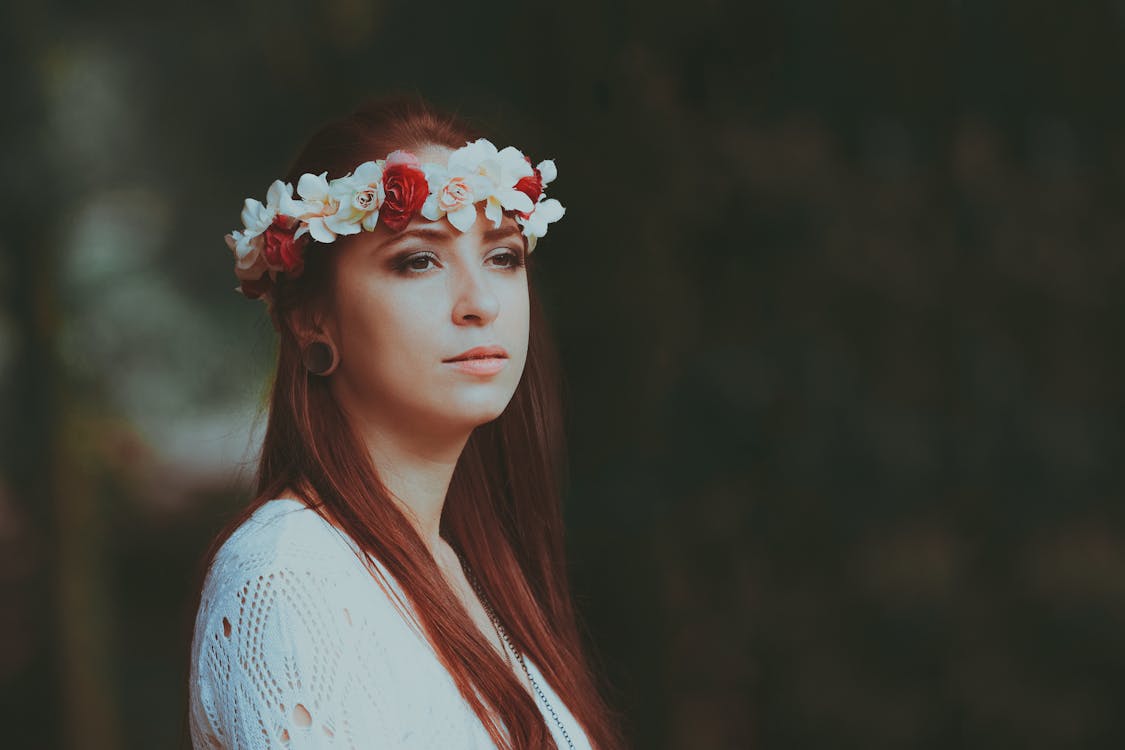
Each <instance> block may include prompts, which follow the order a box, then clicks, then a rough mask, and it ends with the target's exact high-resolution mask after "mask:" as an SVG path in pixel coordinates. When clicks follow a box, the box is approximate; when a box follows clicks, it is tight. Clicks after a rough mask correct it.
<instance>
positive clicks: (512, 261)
mask: <svg viewBox="0 0 1125 750" xmlns="http://www.w3.org/2000/svg"><path fill="white" fill-rule="evenodd" d="M504 249H505V250H507V252H503V253H497V254H496V255H493V256H492V258H491V260H493V261H495V260H496V259H497V258H501V259H503V261H504V262H502V263H497V264H495V265H497V266H499V267H500V268H506V269H516V268H519V267H520V266H522V265H523V253H521V252H519V251H518V250H512V249H510V248H504Z"/></svg>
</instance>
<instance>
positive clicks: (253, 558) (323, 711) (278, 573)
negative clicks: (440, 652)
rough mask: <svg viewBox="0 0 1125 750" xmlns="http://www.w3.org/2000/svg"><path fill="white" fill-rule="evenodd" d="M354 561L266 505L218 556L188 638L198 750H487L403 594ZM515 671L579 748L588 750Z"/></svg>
mask: <svg viewBox="0 0 1125 750" xmlns="http://www.w3.org/2000/svg"><path fill="white" fill-rule="evenodd" d="M357 553H359V554H360V555H362V553H360V552H359V548H358V546H357V545H355V543H354V542H353V541H352V540H351V539H350V538H349V537H348V536H347V535H346V534H345V533H344V532H342V531H340V530H339V529H337V528H335V527H334V526H332V525H331V524H330V523H328V522H327V521H326V520H324V519H323V518H321V517H320V516H319V515H318V514H317V513H316V512H315V511H313V510H312V509H310V508H308V507H306V506H305V505H304V503H302V502H301V501H300V500H297V499H295V498H278V499H275V500H271V501H269V502H267V503H265V504H264V505H262V506H261V507H260V508H259V509H258V510H257V511H255V513H254V514H253V515H252V516H251V517H250V518H249V519H247V521H246V522H245V523H243V524H242V525H241V526H240V527H239V528H238V529H236V530H235V532H234V533H233V534H232V535H231V536H230V537H229V538H228V539H227V540H226V541H225V542H224V544H223V545H222V546H221V547H220V548H219V551H218V552H217V553H216V555H215V559H214V561H213V563H212V565H211V568H210V569H209V570H208V572H207V576H206V577H205V579H204V584H203V591H202V597H201V600H200V605H199V609H198V611H197V613H196V618H195V627H194V633H193V637H192V646H191V670H190V671H191V675H190V684H189V701H190V706H189V725H190V732H191V740H192V746H193V748H194V750H266V749H267V748H269V749H271V750H275V749H285V750H313V749H314V748H332V749H333V750H345V749H346V750H361V749H362V750H378V749H381V748H388V749H391V748H393V749H395V750H397V749H398V748H403V749H404V750H405V749H408V748H418V750H422V749H425V750H438V749H440V750H495V747H496V746H495V744H494V743H493V742H492V740H491V738H490V737H489V736H488V732H487V731H486V730H485V728H484V726H483V724H481V722H480V720H479V719H478V718H477V716H476V714H475V713H473V711H472V708H471V707H470V706H469V704H468V702H466V701H465V699H464V698H463V697H462V696H461V694H460V692H459V691H458V690H457V686H456V684H455V683H454V682H453V678H452V676H451V675H450V674H449V673H448V672H447V671H446V670H445V667H444V666H443V665H442V664H441V662H440V660H439V659H438V656H437V653H436V652H435V651H434V649H433V646H432V645H431V644H430V643H429V641H428V640H427V639H426V637H425V636H424V634H423V632H422V630H421V627H420V626H419V625H418V623H417V621H416V619H415V616H414V613H413V608H412V607H411V606H410V604H409V600H408V599H407V598H406V595H405V594H404V593H403V591H402V589H401V588H400V587H399V585H398V583H397V582H396V581H395V580H394V578H393V577H392V576H391V575H390V573H389V572H387V570H386V568H384V567H383V566H382V564H381V563H380V562H379V560H377V559H376V558H375V557H373V556H368V558H367V559H369V560H370V561H371V562H372V563H373V564H374V566H375V567H376V568H377V569H378V571H379V572H380V573H382V576H383V580H384V581H385V582H386V585H387V589H384V588H383V585H381V584H380V582H379V581H378V580H376V578H375V577H374V576H372V574H371V572H370V571H369V570H368V569H367V567H365V566H364V564H363V560H362V558H361V557H357ZM524 659H525V661H526V663H527V667H528V670H529V671H531V673H532V675H533V676H534V677H535V680H536V682H537V683H538V684H539V686H540V688H541V689H542V690H543V692H544V693H545V694H546V695H547V698H548V700H550V702H551V705H552V706H553V707H554V709H555V712H556V713H557V714H558V715H559V718H560V719H561V720H562V722H563V723H564V725H565V726H566V730H567V733H568V734H569V735H570V738H571V740H572V741H573V742H574V744H575V747H576V748H581V749H582V750H590V744H589V741H588V739H587V738H586V736H585V734H584V733H583V731H582V729H581V726H580V725H579V724H578V723H577V721H576V720H575V719H574V716H573V715H572V714H571V713H570V711H569V710H568V709H567V707H566V706H565V705H564V704H563V702H562V700H561V699H560V698H559V697H558V695H557V694H556V693H555V692H554V690H553V689H552V688H551V687H550V685H549V684H548V683H547V681H546V679H545V678H544V677H543V676H542V673H540V672H539V670H538V668H537V667H536V665H535V664H534V663H533V662H532V661H531V660H530V659H528V658H527V655H526V654H525V655H524ZM536 703H537V704H538V705H539V710H540V712H542V713H543V714H544V719H545V720H546V722H547V726H548V727H549V728H550V729H551V731H552V732H554V733H555V743H556V744H557V745H558V746H559V747H566V741H565V740H564V739H563V737H562V733H561V732H559V730H558V728H557V727H556V726H554V720H553V719H552V718H551V717H550V715H549V713H548V712H547V709H546V708H545V706H544V705H543V704H542V702H540V701H539V700H538V699H536Z"/></svg>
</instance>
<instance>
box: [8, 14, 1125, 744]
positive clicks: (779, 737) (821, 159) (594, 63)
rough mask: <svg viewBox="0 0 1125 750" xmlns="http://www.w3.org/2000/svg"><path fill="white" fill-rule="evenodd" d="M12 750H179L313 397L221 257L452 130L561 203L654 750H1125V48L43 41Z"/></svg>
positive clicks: (32, 113)
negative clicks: (205, 656) (314, 153)
mask: <svg viewBox="0 0 1125 750" xmlns="http://www.w3.org/2000/svg"><path fill="white" fill-rule="evenodd" d="M2 20H3V32H2V33H3V39H2V40H0V41H2V42H3V43H2V44H0V64H2V66H3V67H2V68H0V69H2V70H3V71H5V72H6V75H5V76H4V83H5V87H4V104H3V111H4V115H3V118H2V126H0V127H2V129H3V130H2V135H3V144H4V151H5V155H4V158H3V160H2V161H0V170H2V172H3V190H4V201H3V202H4V210H3V212H2V215H3V217H4V222H3V230H4V231H3V232H2V233H0V248H2V255H0V261H2V265H0V295H2V296H0V302H2V304H0V429H2V434H0V438H2V443H0V552H2V558H0V576H2V579H0V586H2V589H0V600H2V601H3V606H2V608H0V681H2V693H0V711H2V712H3V714H2V715H0V718H2V719H3V727H4V729H3V740H2V742H0V744H3V746H4V747H18V748H91V749H100V748H172V747H174V746H176V743H177V740H178V735H177V732H178V730H179V728H180V719H181V715H182V710H183V705H184V702H185V701H186V674H185V673H184V670H185V669H186V663H185V662H184V661H183V658H184V656H185V649H186V641H185V639H188V638H190V623H189V622H188V618H190V616H191V615H192V612H191V611H190V609H189V608H190V605H191V604H192V597H193V595H194V593H195V592H194V591H193V590H192V589H191V586H192V584H193V583H194V579H193V573H194V569H195V565H196V564H197V562H198V559H199V556H200V555H201V554H202V552H203V550H204V548H205V545H206V543H207V542H208V541H209V539H210V538H211V536H212V535H213V534H214V533H215V532H216V531H217V530H218V528H219V526H220V524H221V521H222V520H223V519H224V518H225V517H227V515H229V514H230V513H231V512H233V511H234V510H235V509H236V508H237V507H239V506H240V504H242V503H245V502H246V500H247V494H246V493H247V484H248V482H249V480H250V477H251V474H252V468H253V457H254V456H253V449H254V440H255V439H256V438H257V439H260V430H261V427H262V425H263V422H262V419H261V417H260V416H259V417H257V418H256V417H255V415H256V413H257V412H256V409H257V407H258V405H259V401H260V398H261V396H262V394H263V387H264V383H265V379H266V377H267V376H268V373H269V370H270V368H271V367H272V356H273V331H272V328H270V326H269V324H268V321H267V319H266V317H265V311H264V308H263V307H262V306H261V305H260V303H251V302H249V301H247V300H245V299H243V298H241V297H239V296H238V295H236V294H233V293H232V289H233V286H234V284H235V279H234V276H233V273H232V261H231V257H230V253H229V250H228V249H227V248H226V246H225V244H224V242H223V239H222V237H223V235H224V234H225V233H226V232H228V231H230V230H232V229H234V228H238V227H240V222H239V210H240V208H241V204H242V201H243V199H244V198H246V197H248V196H253V197H256V198H258V199H259V200H264V197H265V191H266V188H267V187H268V185H269V183H270V182H271V181H272V180H274V179H276V178H278V177H280V176H281V174H282V173H283V170H284V168H285V166H286V165H287V164H288V161H289V160H290V159H291V158H292V156H293V154H294V153H295V151H296V149H297V148H298V146H299V145H300V143H301V142H302V141H303V139H304V138H305V137H307V135H308V134H309V133H310V132H311V131H312V129H313V128H314V127H315V126H316V125H317V124H318V123H320V122H321V121H323V120H325V119H327V118H329V117H333V116H336V115H339V114H342V113H345V112H347V111H349V110H350V109H351V107H352V106H354V104H356V103H357V102H358V101H359V100H360V99H361V98H363V97H365V96H368V95H374V94H379V93H385V92H388V91H402V90H405V91H417V92H419V93H421V94H423V95H424V96H426V97H427V98H429V99H430V100H431V101H433V102H434V103H435V104H437V105H440V106H443V107H447V108H450V109H454V110H457V111H459V112H460V113H462V114H464V115H467V116H470V117H472V118H474V119H475V120H476V121H477V122H478V123H481V124H484V125H486V127H487V128H488V131H489V132H490V133H492V134H493V140H494V141H495V142H497V143H499V144H501V145H503V144H506V143H512V144H514V145H517V146H518V147H519V148H521V149H523V150H524V151H525V152H527V153H528V154H529V155H531V156H532V158H533V159H535V160H538V159H541V158H554V159H555V160H556V163H557V164H558V167H559V178H558V180H557V181H556V182H555V183H552V185H551V188H550V190H551V194H552V195H554V196H555V197H558V198H559V199H560V200H561V201H562V202H563V204H564V205H565V206H566V208H567V215H566V217H565V219H564V220H562V221H560V222H559V223H558V224H555V225H552V228H551V230H550V234H549V236H548V237H546V238H545V239H544V240H543V243H542V245H541V246H540V248H537V251H538V253H539V255H538V256H537V257H539V259H540V260H539V264H540V266H539V269H540V271H541V274H540V281H541V284H542V286H541V288H542V290H543V293H544V295H545V297H546V302H547V305H548V310H549V315H550V319H551V322H552V325H553V329H554V331H555V332H556V334H557V336H558V339H559V343H560V345H561V348H562V354H563V363H564V366H565V376H566V381H567V388H568V390H567V403H568V405H569V409H570V412H569V413H570V451H571V453H570V455H571V460H572V465H571V471H570V480H571V483H570V489H569V491H568V494H567V498H566V502H567V505H566V516H567V523H568V545H569V549H570V551H571V555H572V560H573V565H574V575H575V582H576V587H577V589H578V601H579V604H580V607H581V608H582V611H583V613H584V614H585V616H586V617H587V619H588V620H589V622H590V625H591V629H592V630H593V632H594V635H595V636H596V639H597V645H598V647H599V651H600V654H601V657H602V659H603V661H604V664H605V669H606V670H607V672H608V673H609V675H610V678H611V680H612V681H613V682H614V684H615V685H616V686H617V690H618V694H617V701H618V705H619V707H620V708H621V709H622V710H624V711H625V712H626V714H627V716H628V717H629V723H630V726H629V732H630V736H631V738H632V740H633V742H634V744H635V746H636V747H637V748H643V749H648V748H652V749H653V750H662V749H665V748H666V749H669V750H670V749H672V748H675V749H684V750H709V749H711V748H751V747H753V748H825V747H832V748H843V747H857V748H860V747H862V748H900V747H901V748H906V747H909V748H950V747H965V748H999V747H1018V748H1063V747H1065V748H1087V747H1089V748H1093V747H1099V748H1101V747H1104V748H1109V747H1121V746H1123V744H1125V720H1123V719H1122V718H1121V714H1120V709H1121V708H1122V705H1123V704H1125V694H1123V692H1122V689H1121V687H1122V681H1121V677H1122V670H1123V667H1125V638H1123V634H1122V627H1123V625H1125V523H1123V521H1125V519H1123V517H1122V516H1123V513H1122V509H1121V504H1120V500H1121V496H1122V492H1121V491H1122V488H1123V482H1122V479H1123V477H1122V470H1121V457H1122V448H1123V441H1122V438H1123V431H1122V417H1123V416H1125V415H1123V413H1122V405H1123V401H1122V387H1121V383H1122V379H1123V377H1125V361H1123V357H1122V354H1121V348H1120V346H1119V342H1120V340H1121V337H1122V334H1123V333H1125V331H1123V325H1122V324H1123V322H1125V321H1123V312H1125V305H1123V302H1122V295H1121V292H1122V281H1123V270H1125V269H1123V266H1125V254H1123V252H1122V244H1123V233H1125V219H1123V214H1122V210H1121V209H1122V206H1123V205H1125V203H1123V198H1125V194H1123V186H1125V185H1123V181H1125V129H1123V115H1125V108H1123V104H1122V103H1123V101H1125V96H1123V93H1125V87H1123V84H1122V81H1123V80H1125V75H1123V74H1125V53H1123V50H1125V3H1122V2H1096V1H1093V0H1091V1H1090V2H1072V3H1064V2H1055V3H1051V2H1040V1H1029V0H1019V1H1018V2H1017V1H1015V0H1010V1H1008V2H999V1H997V0H977V1H976V2H957V1H953V0H949V1H946V2H931V1H922V2H909V3H906V2H890V1H887V2H875V1H874V0H855V1H853V2H846V3H831V2H812V1H811V0H787V1H786V2H780V1H777V2H773V3H763V2H743V3H735V2H716V1H715V0H695V2H691V3H652V2H630V3H611V4H604V3H601V2H592V1H591V0H576V1H573V2H568V3H556V4H550V5H544V4H539V3H531V2H524V3H507V2H501V3H498V4H486V5H480V4H472V5H469V4H455V3H450V4H437V3H428V4H427V3H380V2H366V1H365V0H332V1H330V2H318V3H307V2H293V1H292V0H270V1H269V2H266V1H265V0H231V1H230V2H226V3H221V4H218V3H215V4H197V3H166V4H145V5H140V4H137V5H130V4H125V3H113V2H109V3H100V4H97V5H94V4H88V3H77V2H73V3H63V2H57V1H54V2H51V1H48V2H25V3H9V4H7V5H6V6H5V7H4V10H3V19H2Z"/></svg>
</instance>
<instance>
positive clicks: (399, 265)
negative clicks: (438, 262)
mask: <svg viewBox="0 0 1125 750" xmlns="http://www.w3.org/2000/svg"><path fill="white" fill-rule="evenodd" d="M433 259H434V258H433V255H432V254H431V253H417V254H415V255H408V256H405V257H403V258H400V259H398V260H397V261H395V270H396V271H398V272H399V273H402V274H404V275H407V276H411V275H418V274H423V273H425V272H426V271H429V270H430V269H429V266H427V265H425V264H427V263H432V262H433Z"/></svg>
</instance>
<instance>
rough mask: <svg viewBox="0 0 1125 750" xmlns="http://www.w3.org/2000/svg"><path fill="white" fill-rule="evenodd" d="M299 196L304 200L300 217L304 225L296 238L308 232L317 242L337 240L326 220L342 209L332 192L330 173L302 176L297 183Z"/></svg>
mask: <svg viewBox="0 0 1125 750" xmlns="http://www.w3.org/2000/svg"><path fill="white" fill-rule="evenodd" d="M297 194H298V195H300V196H301V198H303V199H304V210H303V211H302V212H301V213H300V215H299V217H298V218H300V219H301V221H302V222H303V225H302V226H301V228H300V229H298V230H297V233H296V235H295V237H300V236H301V235H303V234H304V233H305V232H308V233H309V234H311V235H312V237H313V239H314V240H316V241H317V242H332V241H333V240H335V239H336V234H337V233H336V231H335V230H334V229H331V228H329V227H328V225H327V224H326V223H325V219H326V218H327V217H329V216H332V215H333V214H335V213H336V209H338V208H339V207H340V199H339V198H337V197H335V196H333V195H332V194H331V192H330V189H329V185H328V172H321V173H320V174H318V175H314V174H310V173H308V172H306V173H305V174H303V175H301V179H299V180H298V181H297ZM356 231H359V230H358V229H357V230H356Z"/></svg>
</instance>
